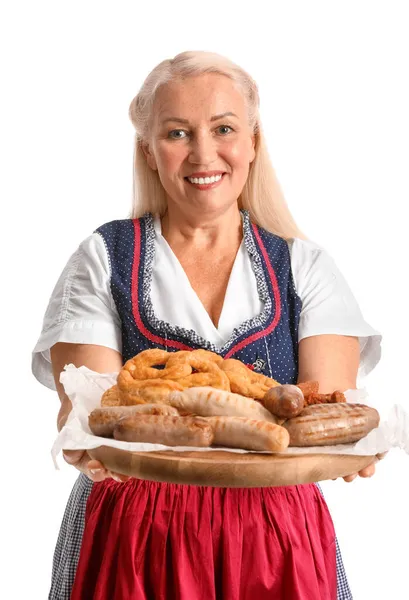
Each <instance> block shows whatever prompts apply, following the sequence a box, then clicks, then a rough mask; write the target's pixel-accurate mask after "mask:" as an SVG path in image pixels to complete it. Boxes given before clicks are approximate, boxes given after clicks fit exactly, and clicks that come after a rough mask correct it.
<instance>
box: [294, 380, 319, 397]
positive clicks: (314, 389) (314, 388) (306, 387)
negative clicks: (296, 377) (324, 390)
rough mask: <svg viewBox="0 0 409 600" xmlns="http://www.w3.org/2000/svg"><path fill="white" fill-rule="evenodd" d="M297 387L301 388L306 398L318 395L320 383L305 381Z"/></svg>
mask: <svg viewBox="0 0 409 600" xmlns="http://www.w3.org/2000/svg"><path fill="white" fill-rule="evenodd" d="M297 387H298V388H300V390H301V391H302V393H303V394H304V397H305V396H309V395H310V394H318V390H319V383H318V381H304V382H303V383H297Z"/></svg>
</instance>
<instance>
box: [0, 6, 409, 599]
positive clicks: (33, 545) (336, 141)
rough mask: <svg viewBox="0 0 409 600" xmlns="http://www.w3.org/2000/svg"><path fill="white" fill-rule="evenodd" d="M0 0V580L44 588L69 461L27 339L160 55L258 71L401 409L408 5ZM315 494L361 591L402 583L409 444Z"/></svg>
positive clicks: (119, 151) (11, 587) (104, 197)
mask: <svg viewBox="0 0 409 600" xmlns="http://www.w3.org/2000/svg"><path fill="white" fill-rule="evenodd" d="M2 6H3V8H2V9H1V14H0V23H1V25H0V28H1V30H0V44H1V48H0V51H1V56H2V63H3V64H2V75H1V86H2V92H1V95H0V102H1V104H2V108H1V111H0V120H1V122H0V132H1V133H0V136H1V142H0V143H1V188H2V189H1V199H2V217H3V218H2V227H1V236H0V240H1V246H2V248H1V257H2V273H1V274H2V295H1V302H2V314H3V325H2V346H3V351H4V360H3V385H2V390H3V403H2V404H3V413H2V424H3V433H2V445H3V449H2V458H3V465H4V466H3V481H2V498H1V503H2V512H1V516H2V521H3V525H2V530H1V536H0V539H1V546H2V548H1V549H2V553H4V552H5V553H6V563H4V558H3V575H2V578H1V581H0V587H1V590H0V595H1V597H3V598H7V600H13V599H23V598H31V599H33V600H36V599H45V598H46V597H47V593H48V588H49V580H50V574H51V563H52V554H53V550H54V544H55V541H56V537H57V533H58V529H59V525H60V521H61V517H62V514H63V510H64V507H65V504H66V501H67V498H68V495H69V492H70V489H71V487H72V484H73V482H74V480H75V478H76V472H75V471H74V470H73V468H72V467H71V468H70V467H68V465H65V466H64V465H63V468H62V470H61V471H55V470H54V467H53V465H52V462H51V458H50V448H51V445H52V442H53V440H54V437H55V433H56V426H55V421H56V415H57V411H58V405H59V401H58V399H57V397H56V395H55V393H53V392H51V391H50V390H47V389H45V388H43V387H42V386H41V385H40V384H38V383H37V382H36V381H35V379H34V378H33V376H32V375H31V372H30V361H31V356H30V353H31V350H32V348H33V346H34V344H35V342H36V339H37V336H38V335H39V333H40V330H41V323H42V317H43V313H44V311H45V308H46V305H47V302H48V298H49V295H50V293H51V291H52V288H53V286H54V284H55V282H56V279H57V277H58V276H59V274H60V271H61V270H62V268H63V266H64V265H65V263H66V261H67V259H68V257H69V256H70V254H71V253H72V252H74V250H75V249H76V247H77V246H78V244H79V243H80V242H81V241H82V239H84V238H85V237H86V236H88V235H89V234H90V233H91V232H92V231H93V230H94V229H95V228H96V227H97V226H99V225H100V224H102V223H104V222H106V221H109V220H112V219H115V218H123V217H126V216H127V215H128V211H129V209H130V203H131V188H132V185H131V179H132V144H133V130H132V127H131V124H130V122H129V121H128V116H127V112H128V105H129V103H130V101H131V99H132V98H133V96H134V95H135V94H136V93H137V91H138V89H139V86H140V85H141V83H142V81H143V79H144V78H145V77H146V75H147V74H148V72H149V71H150V70H151V69H152V68H153V67H154V66H155V65H156V64H157V63H158V62H160V61H161V60H163V59H164V58H169V57H172V56H174V55H175V54H177V53H178V52H181V51H184V50H191V49H200V50H211V51H216V52H220V53H222V54H225V55H227V56H229V57H230V58H232V59H233V60H234V61H236V62H237V63H239V64H241V65H242V66H243V67H244V68H246V69H247V70H248V71H249V72H250V73H251V74H252V75H253V77H254V78H255V79H256V81H257V82H258V84H259V87H260V94H261V100H262V106H261V112H262V119H263V122H264V127H265V130H266V133H267V139H268V145H269V149H270V152H271V157H272V160H273V164H274V166H275V168H276V171H277V175H278V178H279V180H280V182H281V185H282V187H283V189H284V192H285V195H286V198H287V201H288V203H289V205H290V208H291V210H292V212H293V214H294V215H295V217H296V219H297V221H298V223H299V225H300V227H301V228H302V229H303V230H304V231H305V232H306V234H307V235H308V236H309V237H310V238H312V239H313V240H315V241H316V242H318V243H320V244H322V245H323V246H324V247H325V248H326V249H327V250H328V251H329V252H330V254H332V256H333V257H334V258H335V260H336V262H337V263H338V265H339V267H340V268H341V270H342V271H343V273H344V275H345V276H346V278H347V280H348V281H349V283H350V285H351V287H352V289H353V291H354V293H355V295H356V297H357V299H358V301H359V303H360V305H361V308H362V310H363V312H364V315H365V317H366V319H367V321H368V322H369V323H370V324H371V325H372V326H374V327H375V328H377V329H379V330H380V331H381V332H382V334H383V336H384V337H383V358H382V361H381V363H380V364H379V365H378V367H377V368H376V370H375V371H374V372H373V373H372V374H371V375H370V376H369V377H368V378H367V380H366V385H367V387H368V389H369V391H370V392H371V393H373V394H374V395H376V397H377V398H380V399H382V400H383V401H384V403H385V407H388V405H390V404H392V403H394V402H398V403H400V404H402V405H404V406H405V407H407V406H408V394H407V387H406V382H407V379H408V365H407V351H406V348H407V344H406V340H407V337H408V329H409V327H408V321H407V314H408V309H407V304H408V299H407V293H408V283H407V272H408V270H407V258H408V252H407V241H406V235H407V224H406V219H405V217H406V208H407V203H408V199H409V184H408V159H409V149H408V148H409V142H408V140H409V120H408V106H409V93H408V87H407V84H408V72H409V69H408V56H409V41H408V40H409V36H408V28H409V22H408V18H407V16H406V10H408V4H407V2H405V1H403V2H396V1H393V0H385V1H384V2H378V1H372V2H364V1H361V0H354V1H349V0H346V1H345V0H344V1H343V2H335V1H321V2H319V1H313V0H309V1H308V2H292V1H288V0H285V1H284V0H283V1H282V2H271V0H270V1H269V2H266V3H265V4H264V2H260V1H256V0H252V2H246V3H240V2H238V1H236V2H228V1H226V0H223V1H220V0H218V1H217V2H214V1H213V0H208V1H207V2H206V3H194V2H182V1H180V0H175V1H174V2H170V3H167V4H163V5H161V4H158V3H155V2H144V3H139V2H137V1H134V2H127V1H122V2H118V1H111V2H104V1H101V0H100V1H98V2H96V1H90V0H89V1H87V0H81V1H78V0H70V1H69V2H68V1H58V0H57V1H53V2H43V1H39V0H37V1H36V2H26V3H24V2H18V1H14V2H13V1H9V2H8V3H7V2H5V3H4V4H3V5H2ZM4 384H5V385H4ZM4 407H5V409H6V410H5V412H4ZM4 434H6V435H4ZM324 491H325V494H326V497H327V500H328V504H329V506H330V509H331V512H332V515H333V518H334V521H335V525H336V530H337V532H338V537H339V541H340V545H341V548H342V551H343V556H344V561H345V566H346V570H347V573H348V575H349V581H350V585H351V588H352V590H353V592H354V598H355V600H369V599H371V600H377V599H379V600H381V599H382V600H383V599H385V598H388V599H389V598H391V599H392V598H393V599H394V600H404V599H407V598H409V591H408V581H407V578H408V564H409V551H408V540H409V517H408V510H409V508H408V507H409V503H408V499H409V457H408V456H407V455H406V454H405V453H404V452H402V451H400V450H397V451H395V452H392V453H390V454H389V456H388V457H387V458H386V459H385V460H384V461H383V462H382V463H381V464H380V465H379V467H378V471H377V474H376V476H375V477H373V478H372V479H370V480H356V481H355V482H354V483H352V484H346V483H344V482H343V481H342V480H340V481H336V482H326V483H325V484H324ZM192 600H193V599H192ZM308 600H310V599H308ZM311 600H316V599H311Z"/></svg>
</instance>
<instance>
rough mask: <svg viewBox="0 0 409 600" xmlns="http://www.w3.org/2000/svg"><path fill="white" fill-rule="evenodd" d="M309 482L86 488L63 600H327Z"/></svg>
mask: <svg viewBox="0 0 409 600" xmlns="http://www.w3.org/2000/svg"><path fill="white" fill-rule="evenodd" d="M336 597H337V574H336V545H335V532H334V527H333V524H332V519H331V517H330V514H329V512H328V508H327V506H326V503H325V500H324V499H323V497H322V496H321V494H320V492H319V490H318V489H317V487H316V486H315V485H312V484H311V485H302V486H288V487H278V488H275V487H273V488H257V489H254V488H252V489H224V488H210V487H198V486H188V485H175V484H169V483H154V482H150V481H142V480H139V479H130V480H129V481H128V482H127V483H117V482H115V481H113V480H112V479H107V480H105V481H103V482H102V483H96V484H94V485H93V490H92V492H91V495H90V497H89V500H88V504H87V511H86V517H85V529H84V535H83V542H82V547H81V553H80V557H79V563H78V567H77V572H76V577H75V581H74V587H73V590H72V595H71V600H202V599H203V600H216V599H217V600H255V599H257V600H281V599H282V600H316V599H317V598H319V599H320V600H336Z"/></svg>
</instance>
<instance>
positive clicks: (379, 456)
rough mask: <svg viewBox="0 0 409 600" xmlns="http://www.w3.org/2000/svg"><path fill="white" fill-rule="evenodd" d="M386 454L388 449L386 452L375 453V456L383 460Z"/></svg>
mask: <svg viewBox="0 0 409 600" xmlns="http://www.w3.org/2000/svg"><path fill="white" fill-rule="evenodd" d="M387 454H388V451H386V452H381V453H380V454H377V455H376V458H377V459H378V460H383V459H384V458H385V456H386V455H387Z"/></svg>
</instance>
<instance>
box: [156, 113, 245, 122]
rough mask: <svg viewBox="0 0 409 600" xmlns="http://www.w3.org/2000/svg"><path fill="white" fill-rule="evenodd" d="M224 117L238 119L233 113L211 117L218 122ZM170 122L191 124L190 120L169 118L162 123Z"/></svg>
mask: <svg viewBox="0 0 409 600" xmlns="http://www.w3.org/2000/svg"><path fill="white" fill-rule="evenodd" d="M224 117H236V119H237V118H238V117H237V115H235V114H234V113H232V112H225V113H222V114H220V115H213V117H211V119H210V120H211V121H218V120H219V119H224ZM169 121H172V122H173V123H184V124H189V121H188V119H181V118H180V117H168V118H167V119H164V121H162V122H163V123H168V122H169Z"/></svg>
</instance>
